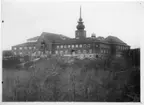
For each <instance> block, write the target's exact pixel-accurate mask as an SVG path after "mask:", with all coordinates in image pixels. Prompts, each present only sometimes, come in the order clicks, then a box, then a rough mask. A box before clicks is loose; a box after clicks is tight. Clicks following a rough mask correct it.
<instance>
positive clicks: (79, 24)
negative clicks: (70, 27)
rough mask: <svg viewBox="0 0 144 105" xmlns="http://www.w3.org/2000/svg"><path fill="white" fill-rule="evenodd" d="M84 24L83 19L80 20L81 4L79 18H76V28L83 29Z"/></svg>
mask: <svg viewBox="0 0 144 105" xmlns="http://www.w3.org/2000/svg"><path fill="white" fill-rule="evenodd" d="M84 28H85V26H84V25H83V21H82V17H81V6H80V18H79V20H78V25H77V29H78V30H81V29H82V30H84Z"/></svg>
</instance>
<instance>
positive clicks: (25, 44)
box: [12, 42, 36, 47]
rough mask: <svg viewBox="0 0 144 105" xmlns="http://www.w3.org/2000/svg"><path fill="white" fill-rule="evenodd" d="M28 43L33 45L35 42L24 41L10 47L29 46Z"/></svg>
mask: <svg viewBox="0 0 144 105" xmlns="http://www.w3.org/2000/svg"><path fill="white" fill-rule="evenodd" d="M30 45H31V46H34V45H36V42H26V43H22V44H18V45H15V46H12V47H27V46H30Z"/></svg>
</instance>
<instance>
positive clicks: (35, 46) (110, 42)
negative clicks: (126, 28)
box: [12, 8, 130, 57]
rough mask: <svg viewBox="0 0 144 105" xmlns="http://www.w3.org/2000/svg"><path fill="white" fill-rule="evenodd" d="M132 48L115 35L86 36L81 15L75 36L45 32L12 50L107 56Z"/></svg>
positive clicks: (23, 52) (28, 52) (15, 52)
mask: <svg viewBox="0 0 144 105" xmlns="http://www.w3.org/2000/svg"><path fill="white" fill-rule="evenodd" d="M128 49H130V46H129V45H127V44H126V43H124V42H123V41H122V40H120V39H119V38H117V37H115V36H108V37H106V38H104V37H102V36H99V37H96V35H95V34H92V35H91V37H87V36H86V30H85V25H84V23H83V19H82V17H81V8H80V18H79V20H78V25H77V26H76V31H75V38H69V37H67V36H66V35H61V34H55V33H48V32H43V33H42V34H41V35H40V36H36V37H34V38H30V39H28V40H27V42H26V43H23V44H19V45H16V46H12V51H13V52H14V54H16V55H22V56H23V55H32V54H34V53H35V54H39V53H41V52H43V53H45V54H57V55H64V56H67V55H68V56H71V55H77V56H88V57H107V56H109V55H116V56H120V54H121V52H122V51H123V50H128Z"/></svg>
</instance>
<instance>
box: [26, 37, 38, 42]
mask: <svg viewBox="0 0 144 105" xmlns="http://www.w3.org/2000/svg"><path fill="white" fill-rule="evenodd" d="M39 37H40V36H36V37H33V38H30V39H27V41H31V40H38V39H39Z"/></svg>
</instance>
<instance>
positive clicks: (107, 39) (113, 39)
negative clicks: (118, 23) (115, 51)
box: [105, 36, 127, 45]
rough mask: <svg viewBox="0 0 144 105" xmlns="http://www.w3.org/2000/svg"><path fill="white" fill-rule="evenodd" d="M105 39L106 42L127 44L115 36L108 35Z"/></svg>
mask: <svg viewBox="0 0 144 105" xmlns="http://www.w3.org/2000/svg"><path fill="white" fill-rule="evenodd" d="M105 41H106V42H108V43H112V44H122V45H127V44H126V43H124V42H123V41H122V40H120V39H119V38H117V37H115V36H108V37H106V38H105Z"/></svg>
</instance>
